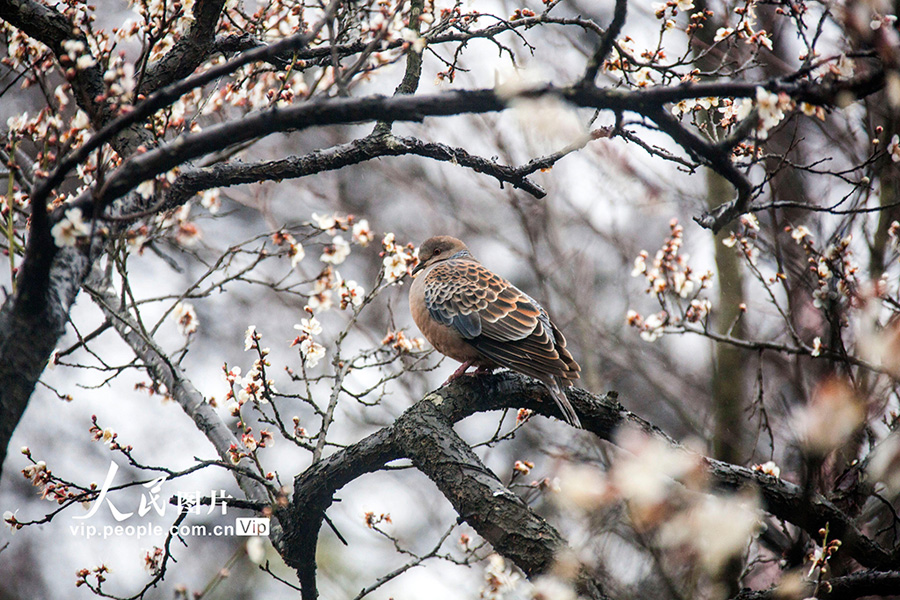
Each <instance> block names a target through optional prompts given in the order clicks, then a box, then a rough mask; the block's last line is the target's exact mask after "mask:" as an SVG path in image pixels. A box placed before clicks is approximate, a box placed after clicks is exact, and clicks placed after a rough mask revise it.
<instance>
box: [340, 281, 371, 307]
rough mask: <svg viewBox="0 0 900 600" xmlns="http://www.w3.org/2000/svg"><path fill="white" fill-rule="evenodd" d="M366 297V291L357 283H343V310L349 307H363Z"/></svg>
mask: <svg viewBox="0 0 900 600" xmlns="http://www.w3.org/2000/svg"><path fill="white" fill-rule="evenodd" d="M365 295H366V292H365V290H364V289H363V288H362V286H360V285H358V284H357V283H356V281H354V280H352V279H351V280H349V281H342V282H341V308H342V309H345V308H347V307H348V306H353V307H357V306H359V305H361V304H362V301H363V298H364V297H365Z"/></svg>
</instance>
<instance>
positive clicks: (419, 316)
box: [409, 267, 480, 362]
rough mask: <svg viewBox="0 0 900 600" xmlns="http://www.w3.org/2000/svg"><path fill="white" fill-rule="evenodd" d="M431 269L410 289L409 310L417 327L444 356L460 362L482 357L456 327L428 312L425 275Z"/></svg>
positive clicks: (422, 273)
mask: <svg viewBox="0 0 900 600" xmlns="http://www.w3.org/2000/svg"><path fill="white" fill-rule="evenodd" d="M430 270H431V267H429V268H428V269H425V270H424V271H422V272H421V273H419V275H418V276H417V277H416V278H415V279H414V280H413V284H412V286H411V287H410V289H409V312H410V314H412V318H413V321H415V323H416V327H418V328H419V331H421V332H422V335H424V336H425V339H427V340H428V341H429V343H431V345H432V346H434V349H435V350H437V351H438V352H440V353H441V354H443V355H444V356H449V357H450V358H452V359H453V360H458V361H459V362H466V361H467V360H473V361H475V360H478V359H479V358H480V354H479V353H478V351H477V350H475V348H474V347H473V346H472V345H470V344H469V343H468V342H466V341H465V339H463V337H462V336H461V335H460V334H459V332H458V331H456V329H454V328H453V327H451V326H448V325H444V324H442V323H439V322H438V321H435V320H434V318H433V317H432V316H431V313H430V312H428V307H427V306H426V305H425V277H426V276H427V275H428V272H429V271H430Z"/></svg>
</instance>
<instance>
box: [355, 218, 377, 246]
mask: <svg viewBox="0 0 900 600" xmlns="http://www.w3.org/2000/svg"><path fill="white" fill-rule="evenodd" d="M352 239H353V241H354V242H356V243H357V244H359V245H360V246H363V247H365V246H368V245H369V242H371V241H372V240H374V239H375V234H374V233H372V229H371V228H370V227H369V222H368V221H367V220H366V219H362V220H361V221H358V222H356V223H354V225H353V235H352Z"/></svg>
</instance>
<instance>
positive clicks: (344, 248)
mask: <svg viewBox="0 0 900 600" xmlns="http://www.w3.org/2000/svg"><path fill="white" fill-rule="evenodd" d="M349 255H350V244H349V242H347V240H345V239H344V238H343V237H341V236H339V235H336V236H334V237H333V238H332V239H331V244H329V245H328V246H325V249H324V250H323V251H322V256H320V257H319V260H321V261H322V262H324V263H331V264H333V265H339V264H341V263H342V262H344V261H345V260H346V259H347V257H348V256H349Z"/></svg>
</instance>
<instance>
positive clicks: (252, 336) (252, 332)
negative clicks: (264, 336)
mask: <svg viewBox="0 0 900 600" xmlns="http://www.w3.org/2000/svg"><path fill="white" fill-rule="evenodd" d="M257 338H258V336H257V334H256V325H250V326H249V327H247V331H245V332H244V352H247V351H248V350H250V349H251V348H253V346H254V345H255V344H256V339H257Z"/></svg>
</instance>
